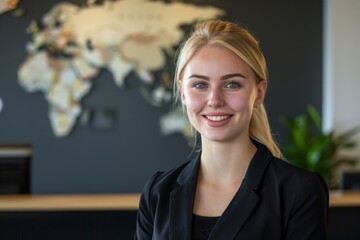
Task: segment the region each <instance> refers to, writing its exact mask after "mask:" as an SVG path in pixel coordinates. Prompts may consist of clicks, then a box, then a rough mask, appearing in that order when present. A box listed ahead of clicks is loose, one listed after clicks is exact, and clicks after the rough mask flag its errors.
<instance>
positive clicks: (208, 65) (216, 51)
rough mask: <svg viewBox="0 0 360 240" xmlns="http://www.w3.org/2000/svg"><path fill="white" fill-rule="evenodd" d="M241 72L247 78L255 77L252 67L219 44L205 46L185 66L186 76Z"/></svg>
mask: <svg viewBox="0 0 360 240" xmlns="http://www.w3.org/2000/svg"><path fill="white" fill-rule="evenodd" d="M233 73H240V74H242V75H244V76H246V77H247V78H251V77H255V74H254V72H253V70H252V69H251V67H250V66H249V65H248V64H247V63H246V62H245V61H244V60H242V59H241V58H240V57H239V56H237V55H236V54H235V53H233V52H232V51H230V50H228V49H226V48H223V47H217V46H204V47H202V48H200V49H199V50H198V51H197V52H196V53H195V54H194V56H192V58H191V59H190V61H189V62H188V64H187V65H186V66H185V68H184V78H186V75H188V74H203V75H209V76H211V75H214V76H218V75H219V76H221V75H225V74H233Z"/></svg>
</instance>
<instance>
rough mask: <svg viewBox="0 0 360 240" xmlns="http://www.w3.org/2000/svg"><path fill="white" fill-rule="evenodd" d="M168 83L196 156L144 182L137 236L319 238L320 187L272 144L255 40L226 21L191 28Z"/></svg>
mask: <svg viewBox="0 0 360 240" xmlns="http://www.w3.org/2000/svg"><path fill="white" fill-rule="evenodd" d="M175 84H176V88H177V93H178V100H179V101H181V103H182V105H183V107H184V109H185V111H186V114H187V117H188V119H189V121H190V123H191V125H192V126H193V128H194V129H195V130H196V132H197V133H198V134H199V136H200V139H201V149H200V151H194V152H193V154H192V155H191V156H190V158H189V161H187V162H186V163H185V164H183V165H182V166H180V167H177V168H175V169H173V170H171V171H168V172H157V173H156V174H154V175H153V177H152V178H151V179H150V180H149V181H148V183H147V184H146V186H145V188H144V190H143V192H142V194H141V200H140V206H139V212H138V219H137V229H136V236H135V239H171V240H174V239H226V240H228V239H241V240H243V239H251V240H256V239H277V240H279V239H291V240H294V239H322V240H323V239H327V209H328V190H327V188H326V184H325V183H324V181H323V180H322V178H321V177H320V176H319V175H318V174H316V173H310V172H307V171H304V170H301V169H298V168H296V167H294V166H292V165H290V164H289V163H287V162H286V161H284V160H281V159H280V158H281V152H280V150H279V148H278V146H277V144H276V143H275V141H274V140H273V138H272V135H271V132H270V127H269V123H268V120H267V115H266V111H265V108H264V105H263V102H264V98H265V94H266V88H267V68H266V62H265V58H264V56H263V54H262V52H261V50H260V48H259V44H258V42H257V41H256V39H255V38H254V37H253V36H252V35H251V34H250V33H249V32H248V31H247V30H246V29H244V28H242V27H241V26H238V25H236V24H233V23H230V22H224V21H220V20H212V21H206V22H203V23H201V24H198V25H197V26H196V27H195V29H194V31H193V33H192V35H191V36H190V37H189V38H188V39H187V41H186V42H185V43H184V44H183V45H182V46H181V48H180V52H179V56H178V62H177V69H176V75H175Z"/></svg>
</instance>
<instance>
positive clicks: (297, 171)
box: [268, 157, 327, 189]
mask: <svg viewBox="0 0 360 240" xmlns="http://www.w3.org/2000/svg"><path fill="white" fill-rule="evenodd" d="M268 173H270V174H271V175H272V176H277V178H278V180H282V181H284V182H287V183H288V184H294V185H296V186H297V187H299V186H302V185H308V186H307V187H310V188H313V187H316V186H317V187H320V188H326V189H327V186H326V183H325V181H324V179H323V178H322V177H321V176H320V174H318V173H316V172H311V171H308V170H305V169H301V168H299V167H296V166H294V165H292V164H291V163H289V162H287V161H285V160H282V159H279V158H276V157H273V159H272V161H270V164H269V167H268ZM314 184H315V186H313V187H311V186H312V185H314Z"/></svg>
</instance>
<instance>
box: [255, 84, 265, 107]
mask: <svg viewBox="0 0 360 240" xmlns="http://www.w3.org/2000/svg"><path fill="white" fill-rule="evenodd" d="M266 89H267V81H264V80H262V81H261V82H259V83H258V84H257V96H256V99H255V103H254V107H258V106H260V105H261V104H262V103H263V102H264V99H265V94H266Z"/></svg>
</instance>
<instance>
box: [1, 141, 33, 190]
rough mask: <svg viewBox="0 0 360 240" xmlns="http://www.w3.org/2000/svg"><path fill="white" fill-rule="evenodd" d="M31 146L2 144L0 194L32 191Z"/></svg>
mask: <svg viewBox="0 0 360 240" xmlns="http://www.w3.org/2000/svg"><path fill="white" fill-rule="evenodd" d="M31 157H32V148H31V146H26V145H21V146H19V145H0V194H29V193H30V162H31Z"/></svg>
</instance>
